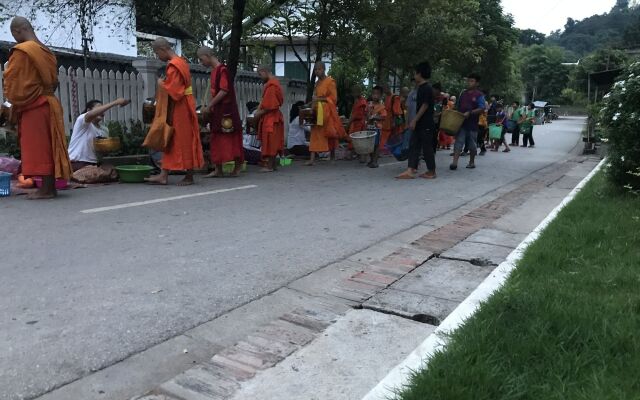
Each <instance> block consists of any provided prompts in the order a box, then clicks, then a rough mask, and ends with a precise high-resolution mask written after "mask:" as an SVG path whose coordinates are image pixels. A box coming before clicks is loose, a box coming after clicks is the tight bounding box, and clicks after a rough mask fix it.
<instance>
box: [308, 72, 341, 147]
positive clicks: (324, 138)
mask: <svg viewBox="0 0 640 400" xmlns="http://www.w3.org/2000/svg"><path fill="white" fill-rule="evenodd" d="M314 95H315V96H316V97H323V98H324V99H325V101H319V102H318V106H317V107H322V114H323V115H322V121H319V122H322V125H320V124H317V125H314V126H312V127H311V140H310V143H309V151H311V152H315V153H322V152H327V151H330V150H335V148H336V147H338V139H339V138H343V137H345V136H346V132H345V130H344V127H343V126H342V122H341V121H340V118H339V116H338V107H337V104H338V89H337V88H336V81H334V80H333V78H331V77H329V76H327V77H325V78H324V79H322V80H319V81H318V82H317V83H316V88H315V91H314ZM317 114H320V113H319V111H318V112H317ZM318 120H320V118H318Z"/></svg>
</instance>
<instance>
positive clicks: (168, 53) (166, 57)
mask: <svg viewBox="0 0 640 400" xmlns="http://www.w3.org/2000/svg"><path fill="white" fill-rule="evenodd" d="M151 47H152V48H153V52H154V53H156V56H158V59H160V60H161V61H171V59H172V58H173V57H175V56H176V53H175V52H174V51H173V46H172V45H171V43H170V42H169V41H168V40H167V39H165V38H163V37H159V38H157V39H156V40H154V41H153V43H151Z"/></svg>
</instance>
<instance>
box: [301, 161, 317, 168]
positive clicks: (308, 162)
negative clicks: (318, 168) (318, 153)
mask: <svg viewBox="0 0 640 400" xmlns="http://www.w3.org/2000/svg"><path fill="white" fill-rule="evenodd" d="M304 165H305V166H306V167H313V166H314V165H315V163H313V162H311V161H307V162H306V163H304Z"/></svg>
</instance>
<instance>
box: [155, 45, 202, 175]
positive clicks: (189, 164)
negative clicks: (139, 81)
mask: <svg viewBox="0 0 640 400" xmlns="http://www.w3.org/2000/svg"><path fill="white" fill-rule="evenodd" d="M162 86H163V87H164V89H165V90H166V91H167V93H168V94H169V97H170V98H171V100H172V102H171V103H172V106H173V112H172V114H171V117H172V126H173V129H174V132H173V138H172V139H171V142H170V143H169V146H168V147H167V148H166V149H165V151H164V153H163V155H162V168H163V169H167V170H171V171H183V170H189V169H194V168H202V167H203V166H204V157H203V156H202V144H201V143H200V125H199V124H198V116H197V115H196V103H195V100H194V99H193V95H192V94H191V91H192V89H191V71H190V70H189V64H188V63H187V62H186V61H185V60H184V59H183V58H182V57H174V58H172V59H171V61H169V64H168V65H167V78H166V79H165V80H164V83H163V84H162Z"/></svg>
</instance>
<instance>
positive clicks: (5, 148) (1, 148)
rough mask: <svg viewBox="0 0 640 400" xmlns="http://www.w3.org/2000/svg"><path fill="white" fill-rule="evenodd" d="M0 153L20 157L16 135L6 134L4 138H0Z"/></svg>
mask: <svg viewBox="0 0 640 400" xmlns="http://www.w3.org/2000/svg"><path fill="white" fill-rule="evenodd" d="M0 154H7V155H10V156H12V157H13V158H17V159H20V145H19V143H18V136H17V135H14V134H7V135H6V138H4V139H3V138H0Z"/></svg>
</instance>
